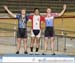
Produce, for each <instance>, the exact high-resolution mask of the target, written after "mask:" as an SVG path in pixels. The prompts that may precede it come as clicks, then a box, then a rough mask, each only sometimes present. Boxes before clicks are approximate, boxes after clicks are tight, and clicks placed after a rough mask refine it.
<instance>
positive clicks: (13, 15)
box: [4, 6, 16, 18]
mask: <svg viewBox="0 0 75 63" xmlns="http://www.w3.org/2000/svg"><path fill="white" fill-rule="evenodd" d="M4 9H5V10H6V11H7V12H8V14H10V15H11V16H12V17H14V18H16V14H14V13H12V12H11V11H10V10H9V9H8V7H7V6H4Z"/></svg>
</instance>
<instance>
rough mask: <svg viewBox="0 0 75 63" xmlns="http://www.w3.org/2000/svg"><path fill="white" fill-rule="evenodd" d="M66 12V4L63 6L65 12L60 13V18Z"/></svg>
mask: <svg viewBox="0 0 75 63" xmlns="http://www.w3.org/2000/svg"><path fill="white" fill-rule="evenodd" d="M65 10H66V4H64V5H63V10H62V11H61V12H60V13H58V16H62V15H63V14H64V12H65Z"/></svg>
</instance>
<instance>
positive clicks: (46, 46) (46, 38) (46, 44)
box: [44, 37, 48, 51]
mask: <svg viewBox="0 0 75 63" xmlns="http://www.w3.org/2000/svg"><path fill="white" fill-rule="evenodd" d="M44 43H45V44H44V46H45V51H46V50H47V48H48V37H45V42H44Z"/></svg>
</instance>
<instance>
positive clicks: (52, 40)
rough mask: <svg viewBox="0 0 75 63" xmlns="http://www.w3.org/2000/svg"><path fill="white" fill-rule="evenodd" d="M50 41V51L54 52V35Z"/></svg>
mask: <svg viewBox="0 0 75 63" xmlns="http://www.w3.org/2000/svg"><path fill="white" fill-rule="evenodd" d="M50 41H51V49H52V52H53V53H54V37H51V38H50Z"/></svg>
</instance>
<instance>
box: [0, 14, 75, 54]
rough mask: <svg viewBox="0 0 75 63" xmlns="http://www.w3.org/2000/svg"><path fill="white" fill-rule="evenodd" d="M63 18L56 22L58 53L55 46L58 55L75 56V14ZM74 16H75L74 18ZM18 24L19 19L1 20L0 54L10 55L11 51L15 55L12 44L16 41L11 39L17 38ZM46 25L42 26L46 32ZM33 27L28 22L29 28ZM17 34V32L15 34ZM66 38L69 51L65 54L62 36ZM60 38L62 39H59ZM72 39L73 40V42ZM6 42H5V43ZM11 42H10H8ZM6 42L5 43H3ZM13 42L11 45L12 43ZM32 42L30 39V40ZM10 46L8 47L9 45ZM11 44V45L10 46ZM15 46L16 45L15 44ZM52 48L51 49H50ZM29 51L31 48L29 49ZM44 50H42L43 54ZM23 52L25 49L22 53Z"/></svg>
mask: <svg viewBox="0 0 75 63" xmlns="http://www.w3.org/2000/svg"><path fill="white" fill-rule="evenodd" d="M65 15H66V16H65ZM65 15H64V16H63V18H62V17H59V18H56V19H55V21H54V28H55V34H56V37H55V44H57V43H56V42H57V36H58V38H59V44H58V46H59V50H58V51H57V46H55V51H56V53H57V54H67V55H75V51H74V50H75V46H74V45H75V39H74V38H75V13H71V14H70V13H67V14H65ZM72 15H73V16H72ZM17 24H18V21H17V19H12V18H0V38H1V39H0V54H8V53H9V51H11V52H10V53H15V51H16V46H13V45H12V44H13V43H12V42H13V40H14V41H15V39H12V40H11V38H10V37H15V36H16V34H15V35H14V32H15V31H16V30H17ZM44 25H45V24H44V23H43V24H42V28H43V30H44V27H45V26H44ZM30 26H31V23H30V22H28V27H30ZM15 33H16V32H15ZM64 35H65V36H66V37H68V38H67V39H66V40H67V41H66V42H67V44H66V48H67V51H66V53H64V50H63V48H64V41H65V40H64V38H63V37H61V36H64ZM59 36H60V37H59ZM72 38H73V39H72ZM71 39H72V40H71ZM4 40H5V41H4ZM7 40H8V41H9V42H8V41H7ZM2 41H4V42H2ZM10 42H11V43H10ZM29 42H30V38H29ZM4 43H5V44H4ZM7 44H8V45H7ZM10 44H11V45H10ZM14 44H16V43H15V42H14ZM49 48H50V47H49ZM28 50H29V48H28ZM42 51H43V50H40V52H42ZM22 52H23V47H22V51H21V53H22ZM48 52H49V53H51V51H50V50H48V51H47V53H48Z"/></svg>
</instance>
